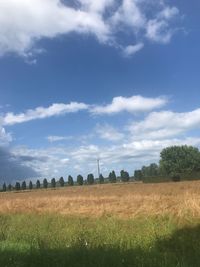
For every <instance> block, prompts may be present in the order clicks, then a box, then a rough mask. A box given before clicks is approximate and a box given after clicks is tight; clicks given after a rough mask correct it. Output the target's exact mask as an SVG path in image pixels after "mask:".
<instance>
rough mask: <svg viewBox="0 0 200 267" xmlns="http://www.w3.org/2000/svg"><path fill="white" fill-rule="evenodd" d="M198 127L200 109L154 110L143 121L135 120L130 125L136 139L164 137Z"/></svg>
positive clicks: (199, 123) (199, 125)
mask: <svg viewBox="0 0 200 267" xmlns="http://www.w3.org/2000/svg"><path fill="white" fill-rule="evenodd" d="M197 128H200V109H196V110H193V111H191V112H184V113H178V112H172V111H160V112H152V113H150V114H149V115H148V116H147V117H146V118H145V119H144V120H143V121H140V122H133V123H132V124H131V125H129V127H128V129H129V130H130V132H131V133H132V134H133V138H136V139H138V138H139V139H143V138H147V137H148V138H149V139H163V138H168V137H173V136H177V135H180V134H183V133H185V132H187V131H190V130H192V129H197Z"/></svg>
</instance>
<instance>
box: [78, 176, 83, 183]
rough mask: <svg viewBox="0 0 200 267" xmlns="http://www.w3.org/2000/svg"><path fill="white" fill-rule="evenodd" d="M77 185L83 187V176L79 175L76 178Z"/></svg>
mask: <svg viewBox="0 0 200 267" xmlns="http://www.w3.org/2000/svg"><path fill="white" fill-rule="evenodd" d="M77 184H78V185H83V176H82V175H80V174H79V175H78V176H77Z"/></svg>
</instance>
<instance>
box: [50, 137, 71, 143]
mask: <svg viewBox="0 0 200 267" xmlns="http://www.w3.org/2000/svg"><path fill="white" fill-rule="evenodd" d="M73 138H74V137H73V136H57V135H49V136H47V140H48V141H49V142H50V143H53V142H58V141H68V140H72V139H73Z"/></svg>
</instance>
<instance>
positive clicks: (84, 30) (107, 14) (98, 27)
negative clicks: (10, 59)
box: [0, 0, 179, 64]
mask: <svg viewBox="0 0 200 267" xmlns="http://www.w3.org/2000/svg"><path fill="white" fill-rule="evenodd" d="M164 2H165V1H153V2H152V4H151V5H150V6H151V10H150V11H151V12H149V8H146V6H149V2H148V1H147V0H145V1H138V0H122V1H114V0H95V1H94V0H72V1H71V4H70V3H69V2H67V1H61V0H42V1H41V0H1V1H0V25H1V27H0V55H4V54H7V53H17V54H19V55H21V56H24V57H25V61H27V62H29V63H32V64H34V63H36V60H35V59H30V58H32V57H33V56H34V54H35V53H37V51H41V50H40V49H39V50H38V48H37V46H36V44H37V41H38V40H40V39H42V38H49V39H52V38H56V37H57V36H60V35H66V34H68V33H72V32H76V33H79V34H84V35H88V34H92V35H93V36H95V37H96V38H97V39H98V40H99V42H101V43H107V44H109V45H110V44H112V45H114V46H116V47H118V48H119V47H121V46H122V43H124V41H123V40H122V39H123V38H122V37H120V35H121V33H123V34H127V33H129V35H130V36H131V38H132V40H133V41H132V42H131V43H134V42H135V40H137V39H138V36H139V37H140V39H141V40H144V39H145V32H147V33H146V36H147V37H148V39H150V40H154V41H157V42H161V43H166V42H168V41H169V40H170V39H171V36H172V33H173V29H172V28H173V27H172V26H171V21H172V20H173V19H174V18H175V17H177V16H178V15H179V10H178V9H177V7H173V6H172V7H171V6H169V5H166V4H163V3H164ZM158 7H159V8H158ZM158 10H159V11H158ZM8 14H9V15H8ZM123 46H124V47H128V46H129V44H124V45H123ZM137 51H139V50H137ZM135 52H136V50H135Z"/></svg>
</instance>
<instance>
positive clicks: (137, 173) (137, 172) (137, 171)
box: [134, 170, 143, 181]
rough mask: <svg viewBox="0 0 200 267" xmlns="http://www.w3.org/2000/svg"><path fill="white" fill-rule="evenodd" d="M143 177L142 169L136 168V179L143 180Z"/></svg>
mask: <svg viewBox="0 0 200 267" xmlns="http://www.w3.org/2000/svg"><path fill="white" fill-rule="evenodd" d="M142 177H143V175H142V171H141V170H135V172H134V178H135V180H137V181H141V180H142Z"/></svg>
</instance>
